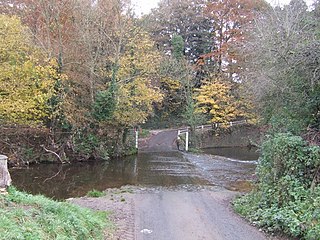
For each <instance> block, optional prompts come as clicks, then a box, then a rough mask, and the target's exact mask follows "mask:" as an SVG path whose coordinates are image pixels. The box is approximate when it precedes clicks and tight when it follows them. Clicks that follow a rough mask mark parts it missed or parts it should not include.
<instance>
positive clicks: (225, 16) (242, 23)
mask: <svg viewBox="0 0 320 240" xmlns="http://www.w3.org/2000/svg"><path fill="white" fill-rule="evenodd" d="M265 7H266V4H265V2H264V1H263V0H223V1H222V0H217V1H212V2H209V3H208V5H207V7H206V9H205V12H206V14H207V15H208V16H209V18H210V20H211V22H212V23H213V26H212V29H214V32H213V39H214V44H213V51H212V52H210V53H208V54H206V55H204V56H203V58H209V59H212V58H213V61H214V62H215V65H216V71H217V72H218V73H219V74H220V73H222V72H224V73H226V74H227V76H228V77H229V78H231V77H232V76H233V74H238V73H239V71H240V70H241V61H242V57H241V55H240V54H239V53H238V51H237V46H238V45H239V44H240V43H242V42H243V40H244V39H245V36H246V32H247V30H248V29H250V27H249V24H250V23H251V22H252V21H253V20H254V17H255V13H256V12H257V11H258V10H261V9H264V8H265Z"/></svg>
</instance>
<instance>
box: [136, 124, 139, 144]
mask: <svg viewBox="0 0 320 240" xmlns="http://www.w3.org/2000/svg"><path fill="white" fill-rule="evenodd" d="M138 131H139V130H138V128H137V129H136V149H138V138H139V133H138Z"/></svg>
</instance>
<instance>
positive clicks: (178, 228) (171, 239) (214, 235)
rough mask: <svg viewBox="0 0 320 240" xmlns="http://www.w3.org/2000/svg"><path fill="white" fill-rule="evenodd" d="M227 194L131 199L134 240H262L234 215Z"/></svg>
mask: <svg viewBox="0 0 320 240" xmlns="http://www.w3.org/2000/svg"><path fill="white" fill-rule="evenodd" d="M233 196H234V193H232V192H229V191H218V192H214V191H207V190H205V191H198V192H188V191H161V192H158V193H148V194H140V195H136V196H135V239H137V240H150V239H155V240H182V239H183V240H200V239H201V240H202V239H207V240H241V239H243V240H251V239H252V240H260V239H261V240H262V239H267V238H266V236H265V235H264V234H263V233H262V232H260V231H258V229H256V228H254V227H252V226H250V225H249V224H248V223H247V222H245V221H244V220H243V219H241V218H240V217H239V216H237V215H236V214H234V213H233V212H232V210H231V209H230V205H229V201H230V199H231V198H232V197H233Z"/></svg>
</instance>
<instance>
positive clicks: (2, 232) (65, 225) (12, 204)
mask: <svg viewBox="0 0 320 240" xmlns="http://www.w3.org/2000/svg"><path fill="white" fill-rule="evenodd" d="M8 192H9V194H8V195H0V239H6V240H9V239H32V240H34V239H41V240H42V239H103V238H104V230H105V229H106V227H110V228H111V223H110V222H109V220H108V219H107V214H106V213H105V212H94V211H92V210H89V209H86V208H81V207H79V206H76V205H73V204H71V203H66V202H56V201H54V200H51V199H48V198H46V197H44V196H40V195H37V196H33V195H30V194H26V193H23V192H19V191H17V190H16V189H15V188H14V187H10V188H9V190H8Z"/></svg>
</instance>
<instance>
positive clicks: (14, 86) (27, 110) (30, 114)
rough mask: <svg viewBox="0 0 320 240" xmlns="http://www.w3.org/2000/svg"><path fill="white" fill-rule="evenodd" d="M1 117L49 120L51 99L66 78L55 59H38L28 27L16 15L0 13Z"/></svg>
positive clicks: (53, 106) (14, 120)
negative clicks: (59, 83)
mask: <svg viewBox="0 0 320 240" xmlns="http://www.w3.org/2000/svg"><path fill="white" fill-rule="evenodd" d="M0 29H1V32H2V33H3V34H1V36H0V56H1V59H2V62H1V65H0V68H1V71H0V102H1V104H0V120H1V122H2V123H3V122H4V123H18V124H33V125H34V124H45V123H46V122H48V121H47V120H49V121H50V120H52V117H54V110H56V107H57V106H56V103H55V104H51V105H50V103H52V101H51V100H52V99H53V98H54V97H55V96H57V94H58V93H59V89H58V88H56V84H57V83H58V82H60V81H64V80H66V76H65V75H62V74H60V73H59V70H58V69H59V67H58V63H57V61H55V60H49V61H47V62H44V61H40V60H39V59H41V54H40V52H39V51H38V50H37V49H36V48H35V47H34V46H32V45H31V43H30V41H29V40H30V37H31V36H30V34H29V31H28V28H26V27H24V26H23V25H22V24H21V22H20V21H19V20H18V18H16V17H8V16H5V15H0Z"/></svg>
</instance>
